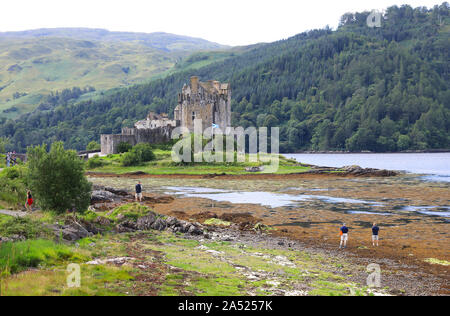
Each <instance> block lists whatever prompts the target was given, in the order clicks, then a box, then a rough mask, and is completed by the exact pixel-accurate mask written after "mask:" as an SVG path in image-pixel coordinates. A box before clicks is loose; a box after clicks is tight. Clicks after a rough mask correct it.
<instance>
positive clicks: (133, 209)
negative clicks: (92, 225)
mask: <svg viewBox="0 0 450 316" xmlns="http://www.w3.org/2000/svg"><path fill="white" fill-rule="evenodd" d="M151 212H152V210H151V209H150V208H149V207H147V206H145V205H141V204H139V203H130V204H125V205H122V206H120V207H118V208H116V209H115V210H113V211H112V212H111V214H109V215H108V216H107V218H109V219H111V220H114V221H117V220H119V218H120V217H123V218H124V219H130V220H137V219H138V218H140V217H143V216H146V215H148V214H149V213H151Z"/></svg>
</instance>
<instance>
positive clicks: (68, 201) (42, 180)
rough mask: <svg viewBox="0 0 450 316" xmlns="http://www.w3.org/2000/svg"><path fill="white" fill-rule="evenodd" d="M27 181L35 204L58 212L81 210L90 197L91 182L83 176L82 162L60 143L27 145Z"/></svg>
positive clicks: (84, 208)
mask: <svg viewBox="0 0 450 316" xmlns="http://www.w3.org/2000/svg"><path fill="white" fill-rule="evenodd" d="M28 159H29V162H28V166H29V170H28V181H29V184H30V188H31V189H32V190H33V194H34V196H35V197H36V200H37V201H38V203H39V205H40V206H41V207H42V208H43V209H44V210H54V211H56V212H58V213H63V212H66V211H67V210H76V211H79V212H83V211H85V210H86V209H87V208H88V206H89V204H90V200H91V189H92V184H91V183H89V182H88V180H87V179H86V176H85V175H84V162H83V161H82V160H81V159H80V158H79V157H78V155H77V153H76V152H75V151H73V150H67V151H66V150H64V146H63V143H62V142H57V143H54V144H53V145H52V147H51V150H50V152H48V153H47V146H46V145H43V146H37V147H29V148H28Z"/></svg>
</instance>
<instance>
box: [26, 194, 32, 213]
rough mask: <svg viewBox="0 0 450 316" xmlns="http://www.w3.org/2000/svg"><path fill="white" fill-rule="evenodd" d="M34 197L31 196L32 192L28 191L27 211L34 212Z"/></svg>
mask: <svg viewBox="0 0 450 316" xmlns="http://www.w3.org/2000/svg"><path fill="white" fill-rule="evenodd" d="M33 202H34V201H33V195H32V194H31V191H30V190H28V191H27V202H26V204H25V207H26V209H27V211H32V210H33V209H32V207H31V206H32V205H33Z"/></svg>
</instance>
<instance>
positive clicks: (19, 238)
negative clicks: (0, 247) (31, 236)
mask: <svg viewBox="0 0 450 316" xmlns="http://www.w3.org/2000/svg"><path fill="white" fill-rule="evenodd" d="M25 240H26V238H25V236H21V235H12V236H9V237H1V236H0V244H1V243H4V242H16V241H25Z"/></svg>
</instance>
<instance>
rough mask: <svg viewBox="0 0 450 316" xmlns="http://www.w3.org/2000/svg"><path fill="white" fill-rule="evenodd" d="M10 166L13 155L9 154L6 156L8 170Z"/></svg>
mask: <svg viewBox="0 0 450 316" xmlns="http://www.w3.org/2000/svg"><path fill="white" fill-rule="evenodd" d="M10 164H11V154H10V153H7V154H6V168H9V166H10Z"/></svg>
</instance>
